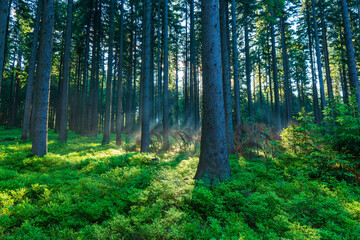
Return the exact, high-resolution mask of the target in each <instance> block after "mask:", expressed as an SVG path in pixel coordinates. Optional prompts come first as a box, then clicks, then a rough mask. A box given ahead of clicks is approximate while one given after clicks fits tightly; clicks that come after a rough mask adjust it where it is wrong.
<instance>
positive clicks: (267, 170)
mask: <svg viewBox="0 0 360 240" xmlns="http://www.w3.org/2000/svg"><path fill="white" fill-rule="evenodd" d="M19 136H20V130H19V129H13V130H7V129H4V128H0V236H1V237H0V238H1V239H331V240H334V239H359V238H360V188H359V187H358V186H354V185H349V184H347V183H345V182H339V181H337V180H331V181H326V182H324V181H320V180H316V179H311V178H310V177H308V176H307V175H306V174H303V172H302V171H301V170H300V169H301V168H299V169H297V168H294V167H286V165H284V164H282V163H281V161H279V160H277V159H271V161H270V163H269V161H265V160H264V159H261V158H258V159H244V158H243V157H237V156H231V157H230V164H231V169H232V174H233V176H232V179H231V180H229V181H228V182H226V183H224V184H220V185H218V186H216V187H214V188H213V189H212V190H209V189H208V188H206V187H202V186H201V185H197V186H195V184H194V180H193V177H194V175H195V171H196V167H197V163H198V158H197V157H188V156H187V155H186V154H179V153H170V152H167V153H161V154H157V155H156V154H141V153H137V152H130V151H126V150H128V149H131V148H132V147H131V146H130V145H131V144H130V143H127V144H124V146H123V147H117V146H116V145H115V144H114V140H115V139H114V136H113V138H112V140H113V141H112V143H111V144H109V145H106V146H103V145H101V138H100V137H99V138H87V137H80V136H78V135H75V134H72V133H70V135H69V140H68V143H67V144H61V143H60V142H59V141H57V135H55V134H54V133H53V132H50V134H49V153H48V155H46V156H45V157H44V158H38V157H36V156H33V155H32V154H31V152H30V149H31V142H30V141H22V140H20V137H19ZM129 146H130V147H129Z"/></svg>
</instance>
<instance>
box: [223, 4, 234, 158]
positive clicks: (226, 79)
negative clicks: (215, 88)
mask: <svg viewBox="0 0 360 240" xmlns="http://www.w3.org/2000/svg"><path fill="white" fill-rule="evenodd" d="M219 8H220V13H219V15H220V38H221V65H222V81H223V94H224V109H225V127H226V142H227V151H228V154H235V148H234V134H233V121H232V108H231V81H230V51H229V34H228V21H227V14H226V13H227V12H228V3H227V1H226V0H220V7H219Z"/></svg>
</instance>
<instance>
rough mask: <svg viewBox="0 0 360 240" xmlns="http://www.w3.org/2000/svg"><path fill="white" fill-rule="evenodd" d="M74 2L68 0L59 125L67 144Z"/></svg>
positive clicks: (62, 138) (61, 136)
mask: <svg viewBox="0 0 360 240" xmlns="http://www.w3.org/2000/svg"><path fill="white" fill-rule="evenodd" d="M72 11H73V0H68V8H67V17H66V33H65V53H64V71H63V74H64V76H63V79H62V80H63V83H62V91H61V94H62V96H61V107H60V109H61V112H60V125H59V140H60V142H62V143H65V142H66V140H67V125H68V95H69V94H68V92H69V78H70V50H71V25H72Z"/></svg>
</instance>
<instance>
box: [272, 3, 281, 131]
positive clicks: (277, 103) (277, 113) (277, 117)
mask: <svg viewBox="0 0 360 240" xmlns="http://www.w3.org/2000/svg"><path fill="white" fill-rule="evenodd" d="M271 17H272V18H274V13H273V10H272V9H271ZM270 25H271V48H272V64H273V65H272V67H273V79H274V92H275V126H276V129H277V130H278V131H280V130H281V112H280V99H279V83H278V69H277V57H276V48H275V29H274V23H273V22H271V23H270Z"/></svg>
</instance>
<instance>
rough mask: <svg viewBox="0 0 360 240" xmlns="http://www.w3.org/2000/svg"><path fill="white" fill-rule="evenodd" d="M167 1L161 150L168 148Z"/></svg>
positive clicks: (166, 11)
mask: <svg viewBox="0 0 360 240" xmlns="http://www.w3.org/2000/svg"><path fill="white" fill-rule="evenodd" d="M168 22H169V19H168V1H167V0H165V1H164V90H163V91H164V102H163V115H164V116H163V150H168V149H169V146H170V142H169V125H170V123H169V59H168V58H169V56H168V55H169V53H168V51H169V47H168V44H169V33H168V25H169V23H168Z"/></svg>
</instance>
